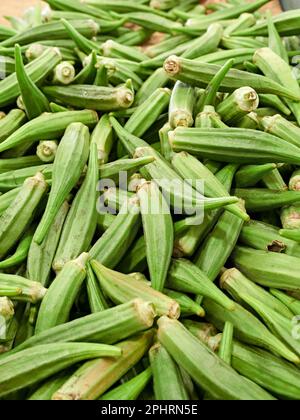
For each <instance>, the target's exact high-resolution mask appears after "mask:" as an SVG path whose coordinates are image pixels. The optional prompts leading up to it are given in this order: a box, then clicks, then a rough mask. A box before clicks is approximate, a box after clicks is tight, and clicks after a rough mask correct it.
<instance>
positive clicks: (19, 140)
mask: <svg viewBox="0 0 300 420" xmlns="http://www.w3.org/2000/svg"><path fill="white" fill-rule="evenodd" d="M97 122H98V115H97V113H96V112H95V111H90V110H83V111H66V112H64V113H63V114H62V113H60V112H56V113H53V114H48V113H46V114H43V115H41V116H40V117H38V118H35V119H33V120H31V121H29V122H28V123H27V124H24V125H23V126H22V127H20V128H19V129H18V130H17V131H15V132H14V133H12V134H11V135H10V136H9V137H8V138H7V139H6V140H4V141H3V142H2V143H1V144H0V152H3V151H4V150H8V149H12V148H14V147H16V146H20V145H24V144H27V143H28V144H30V143H31V142H33V141H37V140H49V139H57V138H60V137H61V136H62V135H63V134H64V132H65V130H66V128H67V127H68V126H69V125H70V124H72V123H81V124H85V125H87V126H88V127H94V126H95V125H96V124H97Z"/></svg>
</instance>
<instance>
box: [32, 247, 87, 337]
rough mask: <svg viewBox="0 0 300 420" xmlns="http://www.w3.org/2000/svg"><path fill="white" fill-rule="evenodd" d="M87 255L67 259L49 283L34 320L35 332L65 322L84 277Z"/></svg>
mask: <svg viewBox="0 0 300 420" xmlns="http://www.w3.org/2000/svg"><path fill="white" fill-rule="evenodd" d="M88 258H89V255H88V254H86V253H84V254H81V255H80V256H79V257H78V258H77V259H76V260H72V261H69V262H68V263H67V264H66V265H65V266H64V268H63V269H62V271H61V272H60V274H59V275H58V276H57V277H56V278H55V280H54V281H53V282H52V283H51V285H50V287H49V289H48V292H47V295H46V296H45V298H44V300H43V302H42V304H41V306H40V309H39V312H38V317H37V321H36V326H35V333H36V334H38V333H41V332H43V331H45V330H47V329H49V328H51V327H55V326H56V325H60V324H63V323H65V322H66V321H67V320H68V318H69V314H70V311H71V308H72V306H73V304H74V301H75V299H76V297H77V294H78V292H79V290H80V287H81V285H82V283H83V281H84V279H85V277H86V269H85V266H86V262H87V260H88Z"/></svg>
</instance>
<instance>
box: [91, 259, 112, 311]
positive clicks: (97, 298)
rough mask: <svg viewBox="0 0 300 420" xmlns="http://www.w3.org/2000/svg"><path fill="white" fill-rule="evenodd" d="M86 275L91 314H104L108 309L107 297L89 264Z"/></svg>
mask: <svg viewBox="0 0 300 420" xmlns="http://www.w3.org/2000/svg"><path fill="white" fill-rule="evenodd" d="M86 273H87V278H86V288H87V294H88V300H89V305H90V309H91V312H92V313H96V312H102V311H104V310H105V309H108V308H109V306H108V303H107V302H106V299H105V296H104V294H103V292H102V290H101V288H100V285H99V283H98V281H97V279H96V276H95V274H94V272H93V270H92V267H91V266H90V264H87V268H86Z"/></svg>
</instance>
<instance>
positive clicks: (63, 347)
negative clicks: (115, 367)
mask: <svg viewBox="0 0 300 420" xmlns="http://www.w3.org/2000/svg"><path fill="white" fill-rule="evenodd" d="M120 355H121V350H120V348H117V347H115V346H108V345H106V344H88V343H59V344H57V343H56V344H46V345H44V346H37V347H35V348H32V349H26V350H23V351H21V352H19V353H17V354H13V355H10V356H7V357H6V358H5V360H2V361H1V366H0V371H1V375H0V378H1V379H0V396H3V395H7V394H9V393H12V392H14V391H17V390H19V389H22V388H25V387H28V386H30V385H33V384H34V383H36V382H38V381H41V380H43V379H46V378H47V377H49V376H51V375H53V374H55V373H57V372H59V371H60V370H63V369H65V368H67V367H69V366H71V365H73V364H76V363H78V362H80V361H82V360H87V359H94V358H96V357H104V356H107V357H119V356H120Z"/></svg>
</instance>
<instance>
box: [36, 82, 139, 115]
mask: <svg viewBox="0 0 300 420" xmlns="http://www.w3.org/2000/svg"><path fill="white" fill-rule="evenodd" d="M43 92H44V93H45V94H46V96H47V97H49V98H51V100H54V101H56V100H59V101H60V102H63V103H66V104H68V105H72V106H75V107H77V108H90V109H94V110H97V111H114V110H118V109H122V108H128V107H130V106H131V105H132V103H133V100H134V93H133V90H132V88H131V86H130V83H129V81H128V83H126V84H125V85H124V86H119V87H107V86H93V85H69V86H46V87H44V88H43Z"/></svg>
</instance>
